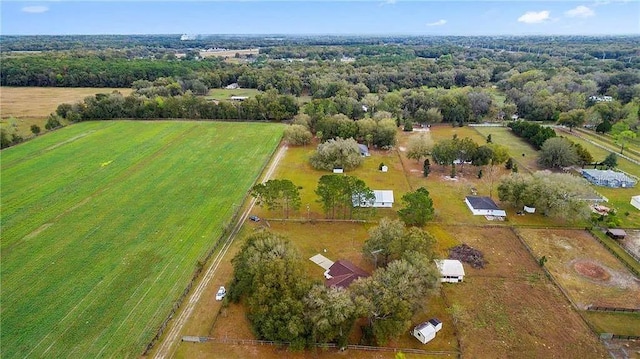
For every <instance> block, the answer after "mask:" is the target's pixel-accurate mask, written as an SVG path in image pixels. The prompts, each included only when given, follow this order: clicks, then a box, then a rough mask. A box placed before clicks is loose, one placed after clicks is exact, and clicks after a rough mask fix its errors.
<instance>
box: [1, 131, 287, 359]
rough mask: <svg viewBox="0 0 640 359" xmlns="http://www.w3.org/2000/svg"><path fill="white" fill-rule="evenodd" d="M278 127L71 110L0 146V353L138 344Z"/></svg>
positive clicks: (107, 349) (211, 240)
mask: <svg viewBox="0 0 640 359" xmlns="http://www.w3.org/2000/svg"><path fill="white" fill-rule="evenodd" d="M281 133H282V127H281V126H279V125H271V124H246V123H241V124H239V123H213V122H195V121H194V122H187V121H184V122H167V121H153V122H143V121H135V122H134V121H108V122H85V123H80V124H76V125H73V126H69V127H66V128H64V129H61V130H58V131H55V132H52V133H49V134H47V135H45V136H40V137H38V138H36V139H34V140H32V141H29V142H27V143H24V144H20V145H18V146H15V147H12V148H9V149H6V150H3V151H2V178H1V181H2V182H1V192H0V195H1V196H2V219H1V225H2V229H3V230H2V242H1V244H0V249H1V254H2V268H1V270H0V274H1V276H2V308H1V312H0V313H1V336H2V339H3V345H2V349H1V355H0V356H2V357H3V358H16V357H21V358H22V357H26V356H35V357H56V358H58V357H59V358H64V357H78V356H85V357H100V356H107V357H132V356H138V355H140V354H141V353H142V352H143V350H144V348H145V347H146V345H147V344H148V343H149V341H150V340H151V338H152V337H153V336H154V335H155V334H156V330H157V329H158V327H159V325H160V323H161V322H162V321H163V320H164V319H165V318H166V316H167V315H168V313H169V312H170V310H171V308H172V305H173V304H174V301H175V300H176V299H177V298H178V296H179V295H180V293H182V291H183V290H184V288H185V287H186V285H187V283H188V281H189V280H190V279H191V277H192V275H193V273H194V271H195V269H196V266H197V264H198V262H199V261H202V260H204V258H205V256H206V253H207V252H208V251H209V250H210V249H211V248H213V246H214V245H215V243H216V241H217V240H218V238H219V237H220V235H221V232H222V226H223V224H224V223H225V221H227V220H228V219H229V218H230V217H231V216H232V214H233V212H234V211H235V209H236V208H237V206H240V205H241V204H242V202H243V198H244V196H245V194H246V191H247V189H248V188H249V187H250V186H251V185H252V184H253V182H254V181H255V179H256V178H257V177H258V175H259V172H260V170H261V168H262V166H263V165H264V164H265V163H266V161H267V160H268V158H269V157H270V155H271V154H272V152H273V151H274V149H275V147H276V145H277V144H278V142H279V139H280V136H281Z"/></svg>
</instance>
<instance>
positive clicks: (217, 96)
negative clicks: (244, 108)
mask: <svg viewBox="0 0 640 359" xmlns="http://www.w3.org/2000/svg"><path fill="white" fill-rule="evenodd" d="M259 93H262V91H259V90H256V89H235V90H227V89H211V90H209V95H207V98H210V99H214V100H218V101H221V100H229V99H231V96H247V97H254V96H255V95H257V94H259Z"/></svg>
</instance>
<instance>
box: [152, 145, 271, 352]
mask: <svg viewBox="0 0 640 359" xmlns="http://www.w3.org/2000/svg"><path fill="white" fill-rule="evenodd" d="M279 148H280V144H278V145H277V146H276V147H275V149H274V150H273V151H272V152H271V155H270V156H269V159H271V158H273V154H274V153H275V152H276V151H277V150H278V149H279ZM269 162H270V160H268V161H265V163H264V164H263V165H262V168H261V169H260V171H259V172H258V174H257V175H256V177H255V178H254V182H255V181H257V180H258V178H260V176H261V175H262V173H263V172H264V169H265V168H266V167H267V166H268V165H269ZM248 197H249V193H248V192H247V193H246V194H245V195H244V197H243V198H242V201H241V202H240V205H238V206H237V207H236V208H235V210H234V212H233V214H232V215H231V219H230V220H229V224H228V225H227V226H225V227H224V228H223V229H222V233H220V236H218V239H217V240H216V243H215V244H214V245H213V246H212V247H211V248H210V249H209V250H208V251H207V253H206V255H205V257H204V259H202V260H198V262H197V264H196V269H195V271H194V273H193V275H192V276H191V280H189V283H188V284H187V287H186V288H185V289H184V290H183V291H182V294H181V295H180V296H179V297H178V299H176V301H175V302H174V303H173V307H172V308H171V311H170V312H169V315H167V317H166V318H165V320H164V321H163V322H162V324H161V325H160V327H159V328H158V331H157V332H156V335H155V336H154V337H153V339H151V341H150V342H149V344H147V347H146V348H145V350H144V352H143V353H142V355H143V356H144V355H148V354H149V352H150V351H151V349H153V347H154V346H155V344H156V343H157V342H158V340H160V337H162V334H163V333H164V331H165V330H166V329H167V326H168V325H169V322H170V321H171V319H173V316H174V315H175V314H176V312H177V311H178V310H179V309H180V306H182V303H184V301H185V299H186V298H187V296H188V295H189V292H190V291H191V288H193V285H194V284H195V283H196V282H197V280H198V278H199V277H200V273H202V270H203V269H204V267H205V265H206V264H207V262H208V261H209V260H210V259H211V256H212V255H213V253H215V251H216V250H217V249H218V248H219V247H220V246H221V245H222V244H223V242H224V238H225V237H226V236H227V235H230V234H231V233H230V232H229V233H227V232H228V231H229V230H231V231H233V229H232V228H233V226H232V224H233V223H236V222H238V221H239V220H240V216H239V215H240V213H242V204H243V203H246V202H247V198H248Z"/></svg>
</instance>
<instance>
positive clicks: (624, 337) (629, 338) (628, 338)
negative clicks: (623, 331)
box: [611, 334, 640, 340]
mask: <svg viewBox="0 0 640 359" xmlns="http://www.w3.org/2000/svg"><path fill="white" fill-rule="evenodd" d="M611 339H621V340H640V336H638V335H618V334H614V335H612V336H611Z"/></svg>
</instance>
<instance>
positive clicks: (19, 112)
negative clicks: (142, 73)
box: [0, 87, 133, 118]
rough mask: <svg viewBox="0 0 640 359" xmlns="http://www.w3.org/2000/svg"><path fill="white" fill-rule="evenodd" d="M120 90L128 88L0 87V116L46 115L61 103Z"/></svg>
mask: <svg viewBox="0 0 640 359" xmlns="http://www.w3.org/2000/svg"><path fill="white" fill-rule="evenodd" d="M113 91H120V92H121V93H122V94H123V95H125V96H126V95H128V94H130V93H131V91H133V90H132V89H130V88H117V89H116V88H95V87H74V88H71V87H1V88H0V112H1V113H0V117H2V118H7V117H11V116H13V117H17V118H28V117H31V118H34V117H46V116H49V114H50V113H52V112H55V110H56V108H57V107H58V105H60V104H61V103H75V102H77V101H80V100H82V99H84V98H85V97H87V96H93V95H95V94H97V93H111V92H113Z"/></svg>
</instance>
